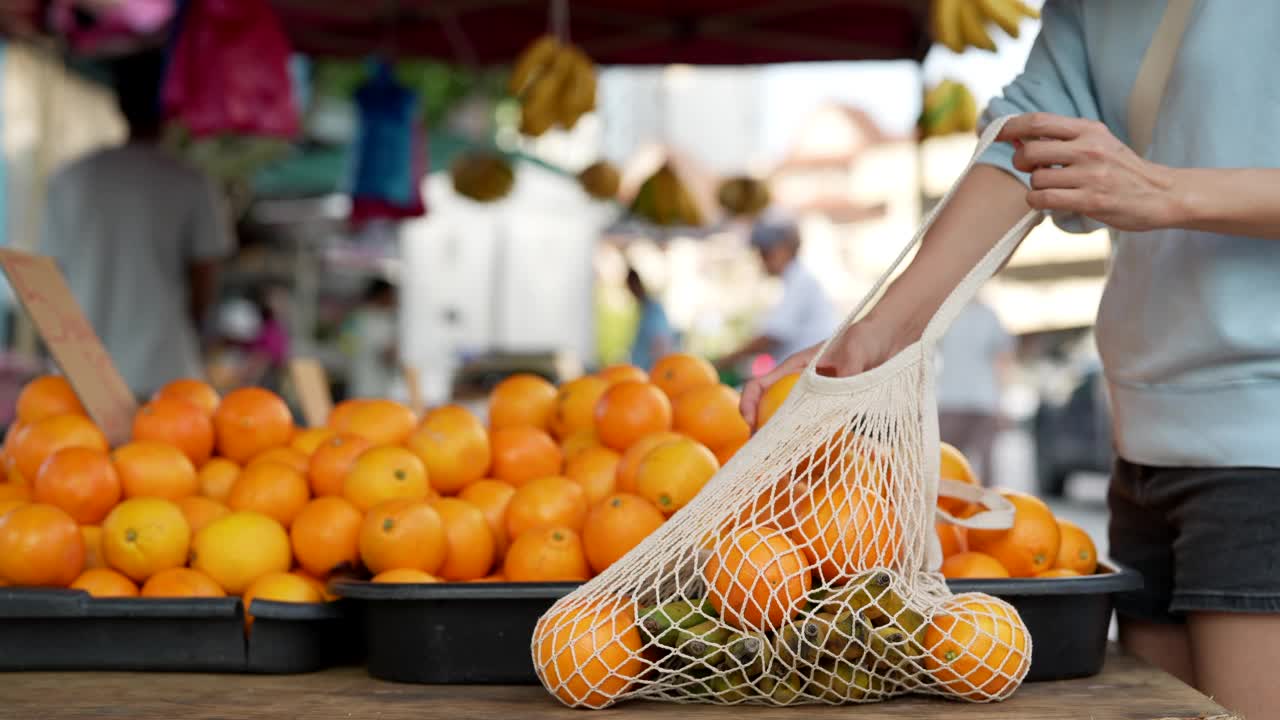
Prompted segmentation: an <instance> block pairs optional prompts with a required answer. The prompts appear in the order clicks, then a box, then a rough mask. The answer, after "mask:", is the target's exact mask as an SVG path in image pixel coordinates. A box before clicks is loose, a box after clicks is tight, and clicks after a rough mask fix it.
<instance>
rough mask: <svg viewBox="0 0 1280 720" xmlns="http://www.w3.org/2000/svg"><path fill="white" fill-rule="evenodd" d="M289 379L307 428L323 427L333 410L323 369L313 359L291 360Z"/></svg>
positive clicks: (326, 377) (327, 381)
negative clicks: (296, 395) (296, 394)
mask: <svg viewBox="0 0 1280 720" xmlns="http://www.w3.org/2000/svg"><path fill="white" fill-rule="evenodd" d="M289 378H290V379H291V380H292V381H293V389H294V391H295V392H297V393H298V404H300V405H301V406H302V414H303V416H304V417H305V418H306V421H307V427H321V426H322V425H324V424H325V422H326V421H328V419H329V412H330V411H331V410H333V395H332V394H331V393H330V392H329V377H328V375H327V374H326V373H325V371H324V367H323V366H322V365H321V364H320V363H319V362H317V361H316V360H315V359H314V358H307V357H299V358H293V359H292V360H290V361H289Z"/></svg>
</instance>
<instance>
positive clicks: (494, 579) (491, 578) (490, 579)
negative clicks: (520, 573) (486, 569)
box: [469, 572, 507, 583]
mask: <svg viewBox="0 0 1280 720" xmlns="http://www.w3.org/2000/svg"><path fill="white" fill-rule="evenodd" d="M469 582H473V583H504V582H507V576H506V575H503V574H502V573H500V572H496V573H493V574H492V575H485V576H484V577H482V578H476V579H475V580H470V581H469Z"/></svg>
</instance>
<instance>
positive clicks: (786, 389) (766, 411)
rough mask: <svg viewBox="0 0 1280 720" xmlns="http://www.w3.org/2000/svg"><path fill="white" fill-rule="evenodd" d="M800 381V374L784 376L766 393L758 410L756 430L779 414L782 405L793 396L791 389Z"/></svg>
mask: <svg viewBox="0 0 1280 720" xmlns="http://www.w3.org/2000/svg"><path fill="white" fill-rule="evenodd" d="M799 380H800V373H791V374H790V375H784V376H783V377H782V378H781V379H780V380H778V382H776V383H774V384H772V385H770V386H769V389H768V390H765V391H764V395H763V396H761V398H760V405H759V407H757V408H756V429H759V428H762V427H764V424H765V423H767V422H769V418H771V417H773V415H774V413H776V412H778V408H780V407H782V403H784V402H786V400H787V397H788V396H789V395H791V388H793V387H795V386H796V382H797V381H799Z"/></svg>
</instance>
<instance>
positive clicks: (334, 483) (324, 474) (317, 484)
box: [307, 435, 373, 497]
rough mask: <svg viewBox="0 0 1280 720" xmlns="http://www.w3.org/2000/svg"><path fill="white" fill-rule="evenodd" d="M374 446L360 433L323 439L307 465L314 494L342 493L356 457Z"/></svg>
mask: <svg viewBox="0 0 1280 720" xmlns="http://www.w3.org/2000/svg"><path fill="white" fill-rule="evenodd" d="M371 447H373V443H371V442H369V441H368V440H365V439H364V438H362V437H360V436H358V435H335V436H333V437H331V438H329V439H328V440H325V441H324V442H323V443H320V447H318V448H316V451H315V452H314V453H312V454H311V461H310V463H308V465H307V479H308V480H309V481H310V483H311V492H312V494H314V495H315V496H316V497H323V496H325V495H342V484H343V483H344V482H346V480H347V475H348V474H349V473H350V472H351V468H352V466H354V465H355V464H356V458H358V457H360V455H361V454H362V453H363V452H364V451H365V450H368V449H369V448H371Z"/></svg>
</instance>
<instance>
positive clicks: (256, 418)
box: [0, 355, 750, 601]
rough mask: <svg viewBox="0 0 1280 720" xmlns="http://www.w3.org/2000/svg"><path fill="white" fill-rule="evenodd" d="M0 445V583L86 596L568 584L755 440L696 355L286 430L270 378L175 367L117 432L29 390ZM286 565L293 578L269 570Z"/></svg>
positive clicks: (287, 418) (352, 413)
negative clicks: (258, 384)
mask: <svg viewBox="0 0 1280 720" xmlns="http://www.w3.org/2000/svg"><path fill="white" fill-rule="evenodd" d="M17 415H18V417H17V420H16V422H15V423H14V425H13V427H12V428H11V429H10V431H9V433H8V435H7V436H6V437H5V440H4V445H3V449H2V450H0V468H3V470H4V475H5V478H6V481H5V482H0V583H2V584H7V585H15V586H23V585H31V586H55V587H56V586H63V587H65V586H74V587H78V588H81V589H84V590H86V591H88V592H90V593H91V594H94V595H98V596H113V595H114V596H119V595H126V596H131V595H143V596H161V597H164V596H169V597H172V596H187V597H189V596H201V595H221V594H227V595H240V596H247V597H259V598H272V599H280V600H294V601H315V600H320V599H322V598H323V597H324V583H326V582H327V581H328V580H329V579H330V578H331V577H333V576H334V575H335V574H341V575H342V576H347V577H363V576H372V577H373V578H374V579H375V580H377V581H385V582H438V581H445V582H458V581H500V580H507V581H511V582H521V581H555V580H565V581H575V580H586V579H587V578H589V577H591V576H592V575H594V574H596V573H598V572H600V571H602V570H604V569H605V568H606V567H608V566H609V565H610V564H612V563H613V562H614V561H616V560H617V559H618V558H620V557H622V556H623V555H625V554H626V553H627V551H629V550H630V549H631V548H632V547H634V546H635V545H636V544H638V543H639V542H640V541H641V540H643V539H644V538H645V537H647V536H648V535H649V534H650V533H652V532H653V531H654V530H655V529H657V528H658V527H659V526H661V525H662V523H664V522H665V521H666V519H667V518H668V517H670V516H671V515H672V514H674V513H675V512H676V511H678V510H679V509H680V508H682V507H684V506H685V505H687V504H688V503H689V502H690V501H691V500H692V499H693V498H694V496H696V495H697V493H698V491H699V490H701V488H702V486H703V485H705V484H706V482H707V481H708V480H709V479H710V478H711V476H712V475H714V474H715V472H716V471H717V470H718V469H719V467H720V465H721V464H722V462H724V461H727V460H728V458H730V457H731V456H732V455H733V453H734V452H736V450H737V448H738V447H740V446H741V445H742V444H743V443H744V442H745V441H746V439H747V438H748V437H749V435H750V430H749V428H748V427H747V425H746V423H745V422H744V421H743V420H742V418H741V416H740V415H738V413H737V396H736V394H735V393H734V391H733V390H731V389H730V388H728V387H725V386H722V385H720V384H719V382H718V379H717V376H716V373H715V371H714V369H713V368H712V367H711V366H710V365H709V364H708V363H706V361H704V360H701V359H699V358H696V357H693V356H690V355H672V356H668V357H666V358H664V359H663V360H662V361H660V362H659V363H658V364H657V366H656V367H655V368H654V369H653V371H652V373H645V372H644V371H641V370H639V369H638V368H634V367H630V366H615V367H611V368H607V369H605V370H603V371H601V372H600V373H598V374H595V375H589V376H586V377H582V378H578V379H576V380H573V381H571V382H568V383H565V384H564V385H562V386H560V387H556V386H554V385H552V384H551V383H549V382H547V381H546V380H544V379H542V378H540V377H536V376H533V375H526V374H521V375H515V376H512V377H510V378H508V379H507V380H505V381H503V382H502V383H500V384H499V385H498V386H497V387H496V388H495V390H494V392H493V393H492V395H491V397H490V399H489V408H488V418H489V424H488V425H487V426H486V425H485V424H484V423H483V422H482V421H481V420H480V419H479V418H477V417H476V416H475V415H473V414H472V413H470V412H469V411H467V410H466V409H464V408H462V407H459V406H456V405H447V406H443V407H437V408H434V409H431V410H429V411H428V412H426V413H425V414H424V415H423V416H422V417H418V416H417V415H416V414H415V413H414V412H413V411H412V410H410V409H409V408H408V407H406V406H404V405H402V404H400V403H397V402H393V401H391V400H385V399H361V400H349V401H345V402H342V403H339V404H338V405H337V406H336V407H335V408H334V409H333V412H332V413H331V415H330V417H329V418H328V420H327V422H326V424H325V426H324V427H320V428H310V429H301V428H297V427H295V426H294V421H293V417H292V415H291V413H290V411H289V408H288V406H287V405H286V404H285V402H284V401H283V400H282V399H281V398H280V397H278V396H276V395H275V394H273V393H271V392H269V391H267V390H264V389H261V388H243V389H240V390H235V391H233V392H231V393H228V394H227V395H226V397H219V395H218V393H217V392H215V391H214V390H213V389H212V388H211V387H210V386H209V385H207V384H205V383H203V382H199V381H195V380H180V381H177V382H174V383H172V384H170V385H168V386H166V387H165V388H164V389H162V390H161V391H160V392H158V393H157V394H156V396H155V397H153V398H151V399H150V401H149V402H147V403H146V404H145V405H143V406H142V407H141V408H140V409H139V410H138V413H137V415H136V416H135V418H134V423H133V433H132V437H131V438H130V441H129V442H128V443H126V444H124V445H121V446H119V447H115V448H111V447H109V446H108V443H107V440H106V438H105V436H104V435H103V433H102V432H101V431H100V430H99V429H98V428H97V427H96V426H95V425H94V424H93V422H92V421H91V420H90V419H89V418H88V416H87V414H86V413H85V410H84V408H83V407H82V406H81V404H80V402H79V400H78V399H77V398H76V395H75V393H74V392H73V391H72V389H71V387H70V385H69V384H68V383H67V382H66V381H65V380H64V379H62V378H61V377H56V376H49V377H42V378H39V379H37V380H35V381H33V382H32V383H30V384H29V385H28V386H27V387H26V388H25V389H24V390H23V392H22V393H21V395H20V399H19V402H18V413H17ZM281 574H284V575H290V576H291V577H292V578H293V579H292V580H291V579H289V578H283V577H280V576H281Z"/></svg>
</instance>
